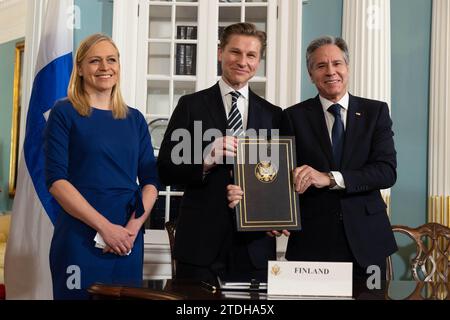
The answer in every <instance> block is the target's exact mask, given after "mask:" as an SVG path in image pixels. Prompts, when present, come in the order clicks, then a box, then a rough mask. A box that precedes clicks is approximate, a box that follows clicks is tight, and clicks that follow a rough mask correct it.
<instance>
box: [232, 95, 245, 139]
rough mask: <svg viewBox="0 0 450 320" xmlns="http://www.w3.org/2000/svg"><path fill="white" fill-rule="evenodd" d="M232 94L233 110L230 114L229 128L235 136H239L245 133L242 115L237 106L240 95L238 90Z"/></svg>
mask: <svg viewBox="0 0 450 320" xmlns="http://www.w3.org/2000/svg"><path fill="white" fill-rule="evenodd" d="M230 94H231V111H230V114H229V115H228V129H229V130H231V133H232V135H233V136H236V137H239V136H241V135H243V133H244V127H243V126H242V115H241V113H240V112H239V109H238V107H237V100H238V98H239V97H240V95H241V94H240V93H239V92H238V91H232V92H230Z"/></svg>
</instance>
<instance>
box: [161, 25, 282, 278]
mask: <svg viewBox="0 0 450 320" xmlns="http://www.w3.org/2000/svg"><path fill="white" fill-rule="evenodd" d="M265 46H266V35H265V33H264V32H262V31H258V30H256V28H255V26H254V25H252V24H249V23H238V24H234V25H231V26H228V27H227V28H225V30H224V31H223V33H222V36H221V41H220V46H219V51H218V59H219V61H220V62H221V66H222V77H221V79H220V80H219V81H218V83H216V84H215V85H214V86H212V87H210V88H208V89H206V90H203V91H200V92H197V93H194V94H190V95H186V96H183V97H181V98H180V100H179V102H178V105H177V107H176V109H175V111H174V112H173V114H172V117H171V119H170V122H169V125H168V129H167V131H166V133H165V136H164V140H163V142H162V145H161V149H160V152H159V156H158V169H159V176H160V179H161V181H162V182H163V183H164V184H166V185H184V186H185V192H184V196H183V199H182V201H181V205H180V207H181V208H180V215H179V218H178V221H177V227H176V236H175V247H174V256H175V258H176V260H177V269H176V270H177V271H176V275H177V278H190V279H196V280H204V281H210V282H211V281H214V282H215V281H216V279H217V275H221V276H227V275H228V276H230V275H239V276H242V277H246V278H250V277H260V276H261V275H264V274H266V272H267V261H268V260H273V259H276V248H275V241H274V239H273V238H271V237H269V236H267V235H266V234H265V233H264V232H250V233H238V232H236V229H235V223H236V222H235V218H234V216H233V211H232V210H231V209H230V208H228V205H227V204H228V203H227V199H226V186H227V185H228V184H230V183H231V182H232V175H231V174H232V172H231V169H232V167H231V166H229V165H227V164H226V163H224V161H223V160H224V158H228V159H229V158H230V157H231V158H232V157H234V156H235V153H236V143H237V142H236V136H237V135H241V134H242V133H243V132H244V130H248V129H255V130H259V129H278V128H279V123H280V119H281V109H280V108H279V107H276V106H274V105H272V104H270V103H269V102H267V101H266V100H264V99H262V98H260V97H259V96H257V95H256V94H255V93H253V92H252V91H251V90H250V88H249V86H248V81H249V80H250V79H251V78H252V77H253V76H254V75H255V73H256V71H257V69H258V67H259V63H260V60H261V56H262V55H263V53H264V50H265ZM211 129H215V130H216V132H218V133H220V134H219V136H217V137H216V138H215V140H214V141H213V142H211V141H210V140H207V141H202V136H203V135H204V134H205V133H207V134H208V133H211V132H212V131H211ZM183 132H184V133H188V134H187V136H189V137H190V139H191V141H192V145H191V146H190V147H189V148H187V149H186V148H185V149H183V151H181V152H180V151H179V144H180V141H178V139H177V138H175V137H176V136H177V135H181V136H182V135H183ZM227 134H228V135H227ZM233 135H234V136H233ZM185 136H186V135H185ZM188 140H189V139H188ZM199 151H200V157H199ZM202 154H203V155H204V157H202ZM180 158H182V159H184V160H187V161H180ZM198 159H200V161H198ZM181 162H183V163H181Z"/></svg>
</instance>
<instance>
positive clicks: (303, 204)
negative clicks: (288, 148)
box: [281, 95, 397, 267]
mask: <svg viewBox="0 0 450 320" xmlns="http://www.w3.org/2000/svg"><path fill="white" fill-rule="evenodd" d="M391 128H392V121H391V119H390V117H389V109H388V106H387V104H386V103H384V102H380V101H375V100H369V99H364V98H359V97H355V96H352V95H350V99H349V108H348V112H347V124H346V130H345V142H344V151H343V157H342V165H341V168H337V167H336V164H335V163H334V160H333V152H332V146H331V141H330V138H329V134H328V131H327V125H326V122H325V116H324V113H323V108H322V105H321V103H320V100H319V96H316V97H315V98H314V99H309V100H306V101H304V102H302V103H299V104H296V105H294V106H292V107H290V108H288V109H286V110H285V111H284V113H283V120H282V128H281V133H282V134H283V135H295V138H296V152H297V165H298V166H301V165H304V164H306V165H309V166H311V167H313V168H314V169H316V170H318V171H321V172H329V171H332V170H333V171H340V172H341V173H342V175H343V177H344V181H345V186H346V188H345V190H343V191H335V190H330V189H329V188H322V189H318V188H314V187H310V188H309V189H308V190H307V191H306V192H305V193H304V194H303V195H300V212H301V219H302V230H301V231H300V232H293V233H292V234H291V236H290V238H289V242H288V247H287V252H286V258H287V259H288V260H307V261H308V260H310V261H311V260H317V261H326V260H332V259H336V253H335V252H330V250H332V249H331V248H333V246H332V245H330V241H332V239H333V235H334V234H335V232H336V231H335V230H336V219H335V217H336V216H339V215H340V214H342V219H343V223H344V228H345V233H346V236H347V239H348V242H349V245H350V248H351V250H352V253H353V255H354V257H355V258H356V260H357V262H358V263H359V264H360V265H361V266H363V267H365V266H368V265H371V264H375V263H380V262H381V261H383V259H384V258H385V257H386V256H388V255H390V254H392V253H393V252H395V251H396V250H397V245H396V243H395V239H394V236H393V233H392V230H391V226H390V223H389V219H388V216H387V214H386V205H385V203H384V201H383V199H382V197H381V194H380V189H384V188H389V187H391V186H392V185H393V184H394V183H395V181H396V178H397V174H396V166H397V161H396V151H395V148H394V140H393V135H394V133H393V132H392V129H391ZM333 250H334V249H333ZM334 251H335V250H334Z"/></svg>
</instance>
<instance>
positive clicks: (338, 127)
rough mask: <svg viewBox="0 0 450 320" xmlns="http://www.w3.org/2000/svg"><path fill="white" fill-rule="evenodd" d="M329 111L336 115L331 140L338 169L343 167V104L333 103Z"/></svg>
mask: <svg viewBox="0 0 450 320" xmlns="http://www.w3.org/2000/svg"><path fill="white" fill-rule="evenodd" d="M328 112H330V113H332V114H333V116H334V124H333V128H332V130H331V140H332V141H331V142H332V144H333V157H334V161H335V163H336V166H337V168H338V169H340V168H341V160H342V151H343V149H344V123H343V122H342V118H341V105H340V104H337V103H336V104H333V105H331V106H330V107H329V108H328Z"/></svg>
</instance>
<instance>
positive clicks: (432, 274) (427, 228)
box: [387, 222, 450, 281]
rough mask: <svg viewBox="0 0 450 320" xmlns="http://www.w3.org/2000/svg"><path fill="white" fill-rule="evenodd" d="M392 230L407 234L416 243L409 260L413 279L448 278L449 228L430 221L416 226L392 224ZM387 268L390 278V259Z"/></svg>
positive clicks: (438, 279)
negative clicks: (412, 255)
mask: <svg viewBox="0 0 450 320" xmlns="http://www.w3.org/2000/svg"><path fill="white" fill-rule="evenodd" d="M392 231H394V232H400V233H402V234H405V235H407V236H408V237H410V238H411V239H412V240H413V241H414V242H415V244H416V256H415V257H414V258H412V260H411V271H412V275H413V278H414V279H415V280H417V281H448V280H449V269H450V260H449V258H450V256H449V252H450V228H448V227H446V226H443V225H441V224H439V223H434V222H432V223H427V224H424V225H421V226H419V227H417V228H410V227H407V226H400V225H394V226H392ZM387 269H388V272H387V273H388V275H390V277H391V278H392V263H391V261H390V259H389V260H388V268H387ZM389 269H390V270H389Z"/></svg>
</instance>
